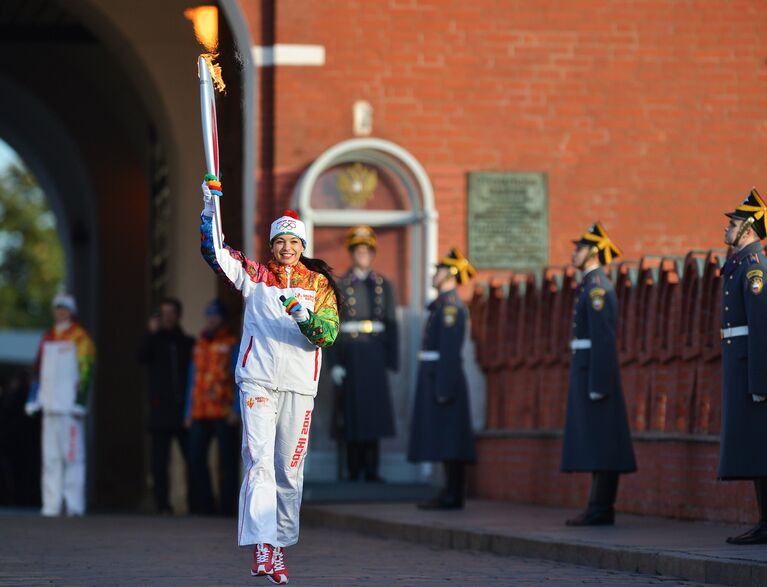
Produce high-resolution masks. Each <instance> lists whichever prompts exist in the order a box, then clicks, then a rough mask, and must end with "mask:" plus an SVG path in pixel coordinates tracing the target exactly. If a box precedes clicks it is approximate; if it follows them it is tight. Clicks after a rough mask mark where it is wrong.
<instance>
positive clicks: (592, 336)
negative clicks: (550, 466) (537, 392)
mask: <svg viewBox="0 0 767 587" xmlns="http://www.w3.org/2000/svg"><path fill="white" fill-rule="evenodd" d="M573 243H574V244H575V250H574V252H573V257H572V261H573V265H574V266H575V267H576V268H577V269H580V271H581V272H582V278H581V282H580V284H579V285H578V290H577V292H576V296H575V307H574V308H573V331H572V339H571V340H570V349H571V351H572V354H571V362H570V386H569V389H568V393H567V417H566V421H565V434H564V441H563V444H562V472H565V473H573V472H588V473H591V474H592V484H591V493H590V495H589V502H588V506H587V507H586V509H585V511H583V512H582V513H581V514H580V515H578V516H577V517H575V518H573V519H570V520H567V525H568V526H597V525H612V524H613V523H614V522H615V508H614V504H615V498H616V497H617V494H618V479H619V476H620V474H621V473H632V472H634V471H636V469H637V466H636V461H635V459H634V449H633V447H632V444H631V433H630V431H629V425H628V419H627V417H626V406H625V403H624V401H623V393H622V391H621V376H620V369H619V366H618V349H617V345H616V338H615V331H616V327H617V320H618V299H617V297H616V295H615V290H614V288H613V285H612V283H610V280H609V279H608V277H607V274H606V273H605V270H604V268H603V265H606V264H609V263H610V262H611V261H612V260H613V259H614V258H616V257H618V256H619V255H620V249H618V247H617V246H616V245H615V244H614V243H613V242H612V240H611V239H610V237H609V236H608V234H607V232H606V231H605V229H604V227H603V226H602V225H601V224H600V223H599V222H597V223H595V224H594V225H593V226H591V228H590V229H589V230H588V231H587V232H586V233H585V234H584V235H583V236H581V238H580V239H578V240H576V241H573Z"/></svg>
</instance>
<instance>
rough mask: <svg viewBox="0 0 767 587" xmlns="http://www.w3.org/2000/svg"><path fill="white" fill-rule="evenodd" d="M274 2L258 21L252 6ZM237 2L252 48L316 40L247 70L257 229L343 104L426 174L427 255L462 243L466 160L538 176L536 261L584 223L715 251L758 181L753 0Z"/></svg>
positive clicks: (764, 81)
mask: <svg viewBox="0 0 767 587" xmlns="http://www.w3.org/2000/svg"><path fill="white" fill-rule="evenodd" d="M275 4H276V9H275V12H274V14H275V16H274V18H273V21H272V24H273V26H272V25H271V24H270V21H269V19H270V18H271V17H268V16H267V17H266V18H262V14H267V15H268V13H269V11H270V10H271V9H269V8H267V9H266V11H265V12H264V10H265V9H264V6H266V7H269V6H273V5H275ZM242 5H243V7H244V9H245V11H246V13H247V14H248V18H249V24H250V26H251V30H252V32H253V36H254V39H255V42H256V43H259V44H260V43H262V42H266V43H267V44H269V43H271V42H275V41H276V42H278V43H309V44H320V45H323V46H325V48H326V51H327V63H326V64H325V65H324V66H322V67H279V68H277V69H276V71H274V72H273V79H272V80H271V81H270V80H269V79H268V77H269V75H272V74H265V76H266V78H267V79H262V82H264V83H266V85H267V86H269V84H270V83H273V87H272V89H271V90H270V91H269V92H267V93H266V95H262V106H263V107H264V108H265V110H263V112H265V116H266V117H267V119H262V120H261V124H260V126H259V129H260V132H261V136H260V137H259V138H260V142H259V144H260V145H261V155H262V160H261V162H260V163H259V176H258V178H257V179H261V180H264V184H263V185H260V186H259V187H260V188H261V191H260V192H259V195H260V198H261V199H260V201H261V202H262V204H263V205H262V206H260V207H259V210H258V212H259V214H260V215H261V216H260V220H261V222H262V224H263V223H265V222H266V220H267V219H264V218H263V215H270V214H271V211H272V210H273V209H275V208H279V207H281V206H282V205H283V203H284V202H285V201H286V199H287V198H288V196H289V194H290V191H291V189H292V186H293V183H294V181H295V178H296V176H297V174H298V173H299V172H300V171H301V170H302V169H303V168H305V167H306V166H307V165H308V164H309V163H311V161H312V160H313V159H315V158H316V157H317V156H318V155H319V154H320V153H321V152H322V151H324V150H325V149H327V148H328V147H330V146H331V145H333V144H335V143H337V142H339V141H342V140H344V139H348V138H350V137H351V107H352V103H353V102H354V101H355V100H357V99H365V100H368V101H369V102H370V103H371V104H372V105H373V107H374V109H375V114H374V121H375V124H374V135H375V136H377V137H381V138H384V139H388V140H391V141H393V142H395V143H398V144H400V145H401V146H403V147H404V148H405V149H407V150H409V151H410V152H412V153H413V154H414V155H415V156H416V157H417V158H418V159H419V160H420V161H421V162H422V163H423V165H424V166H425V168H426V170H427V172H428V173H429V175H430V176H431V178H432V181H433V182H434V185H435V191H436V198H437V206H438V209H439V212H440V243H439V249H440V250H445V249H447V248H448V246H449V245H451V244H458V245H463V246H465V239H466V231H465V225H466V222H465V215H464V210H465V205H466V195H465V194H466V186H465V174H466V173H467V172H468V171H473V170H480V169H498V170H528V171H545V172H547V173H548V174H549V190H550V199H551V204H550V222H551V236H550V240H551V262H552V263H562V262H564V261H565V260H566V258H567V254H568V252H569V247H570V245H569V239H570V238H571V237H572V236H573V235H575V234H577V233H579V232H581V231H582V230H583V229H584V228H585V227H586V226H587V225H588V224H589V223H590V222H591V221H592V220H594V219H595V218H596V217H599V218H601V220H602V221H603V222H604V223H605V224H606V226H607V227H608V229H609V230H610V231H611V234H612V235H613V236H614V238H615V240H616V241H617V242H618V243H619V244H620V245H621V246H622V247H623V248H624V250H625V252H626V255H627V256H628V257H632V258H638V257H639V256H640V255H641V254H643V253H645V252H647V251H653V252H657V251H662V252H664V253H670V254H677V255H679V254H683V253H684V252H685V251H686V250H688V249H691V248H704V247H712V246H718V244H719V241H720V235H721V228H722V223H723V219H722V217H721V215H720V214H721V212H722V211H723V210H725V209H728V208H730V207H731V206H732V205H733V204H734V203H736V202H737V201H739V200H740V199H741V198H742V197H743V196H744V195H745V194H746V192H747V191H748V189H749V188H750V187H751V186H752V185H753V184H756V185H762V184H764V185H767V184H765V182H764V174H763V168H764V161H763V153H764V152H765V147H767V68H765V56H764V54H763V51H762V49H761V48H762V45H763V43H762V36H763V35H761V32H762V31H763V30H764V28H765V25H766V24H767V13H766V12H765V11H764V10H763V4H762V2H760V1H759V0H740V1H737V2H732V1H729V0H691V1H689V2H677V1H675V0H650V1H648V2H628V1H626V2H620V1H618V2H616V1H614V0H572V1H570V2H561V1H560V0H509V1H503V2H499V1H497V0H473V1H471V2H466V1H465V0H387V1H384V0H382V1H379V2H361V1H359V0H322V1H319V0H295V1H292V2H277V3H275V2H274V1H273V0H272V1H267V0H263V1H261V2H255V1H251V2H242ZM262 78H264V75H262ZM267 89H269V88H267ZM265 154H266V160H263V157H264V155H265ZM271 173H273V174H275V177H276V178H277V179H276V181H274V182H271V181H270V178H271V176H270V174H271Z"/></svg>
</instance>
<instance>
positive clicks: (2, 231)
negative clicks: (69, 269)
mask: <svg viewBox="0 0 767 587" xmlns="http://www.w3.org/2000/svg"><path fill="white" fill-rule="evenodd" d="M63 282H64V252H63V250H62V248H61V242H60V241H59V235H58V233H57V232H56V219H55V216H54V215H53V212H52V211H51V210H50V208H49V207H48V203H47V201H46V199H45V194H44V193H43V192H42V190H41V189H40V187H39V186H38V185H37V182H36V181H35V178H34V177H33V176H32V174H31V173H29V171H27V170H26V169H24V168H23V167H21V166H19V165H17V164H11V165H9V166H8V167H6V168H5V170H4V171H2V173H0V328H42V327H45V326H48V325H49V324H50V321H51V314H50V306H51V301H52V299H53V296H55V295H56V292H57V291H58V290H59V289H60V288H61V286H62V284H63Z"/></svg>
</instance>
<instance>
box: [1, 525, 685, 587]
mask: <svg viewBox="0 0 767 587" xmlns="http://www.w3.org/2000/svg"><path fill="white" fill-rule="evenodd" d="M234 534H235V522H234V520H231V519H220V518H180V517H179V518H155V517H147V516H88V517H85V518H79V519H42V518H39V517H36V516H29V515H27V516H18V515H8V514H5V515H1V516H0V585H3V586H7V585H14V586H15V585H23V586H37V585H73V586H75V585H76V586H80V585H94V586H96V585H98V586H99V587H101V586H106V585H126V586H127V585H131V586H133V585H183V586H187V585H188V586H193V585H271V583H270V582H269V581H268V580H267V579H266V578H263V577H250V573H249V565H250V553H249V552H248V551H247V550H244V549H238V548H237V547H236V546H235V544H234ZM286 553H287V554H286V562H287V563H288V568H289V569H290V571H291V581H290V584H291V585H294V586H296V587H331V586H332V587H344V586H347V585H348V586H353V585H362V586H365V587H383V586H390V585H402V586H409V585H413V586H417V587H427V586H442V585H455V586H464V585H465V586H479V585H482V586H487V585H519V586H533V585H542V586H545V587H555V586H556V587H565V586H567V587H571V586H575V585H607V586H614V587H635V586H636V587H645V586H651V585H665V586H672V585H675V586H676V585H678V586H681V585H685V586H691V585H700V584H699V583H690V582H685V581H680V580H678V579H673V578H669V577H652V576H645V575H638V574H631V573H624V572H617V571H606V570H600V569H593V568H588V567H580V566H574V565H567V564H561V563H554V562H547V561H539V560H532V559H521V558H514V557H501V556H496V555H492V554H483V553H473V552H461V551H455V550H442V549H437V548H432V547H427V546H419V545H414V544H409V543H405V542H398V541H393V540H385V539H380V538H371V537H367V536H360V535H358V534H353V533H347V532H343V531H338V530H327V529H320V528H304V529H303V530H302V532H301V542H300V543H299V544H298V545H296V546H294V547H291V548H289V549H287V551H286Z"/></svg>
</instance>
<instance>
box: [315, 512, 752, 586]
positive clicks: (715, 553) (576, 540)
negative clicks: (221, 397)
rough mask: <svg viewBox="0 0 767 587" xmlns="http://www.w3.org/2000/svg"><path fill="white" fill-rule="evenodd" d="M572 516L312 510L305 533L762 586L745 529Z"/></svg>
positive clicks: (622, 517) (628, 517)
mask: <svg viewBox="0 0 767 587" xmlns="http://www.w3.org/2000/svg"><path fill="white" fill-rule="evenodd" d="M574 513H575V512H574V511H572V510H563V509H559V508H544V507H536V506H530V505H521V504H511V503H502V502H487V501H485V502H482V501H470V502H469V503H468V504H467V507H466V509H465V510H462V511H452V512H434V511H421V510H418V509H416V508H415V507H413V505H412V504H404V503H401V504H396V503H395V504H346V505H310V506H307V507H305V508H304V510H303V512H302V519H303V521H304V525H305V526H306V525H312V526H315V527H320V528H324V529H330V528H333V529H337V530H343V531H356V532H358V533H361V534H366V535H372V536H376V537H379V538H388V539H392V540H406V541H410V542H414V543H417V544H420V545H424V544H429V545H432V546H437V547H444V548H453V549H456V550H474V551H481V552H485V553H493V554H500V555H515V556H523V557H534V558H536V559H546V560H551V561H557V562H564V563H572V564H580V565H588V566H591V567H595V568H601V569H615V570H620V571H631V572H634V571H639V572H642V573H647V574H650V575H666V576H675V577H682V578H684V579H686V580H689V581H698V582H700V583H712V584H721V585H739V586H744V587H765V586H767V547H765V546H732V545H729V544H725V538H726V537H727V536H732V535H735V534H738V533H740V532H742V531H744V530H745V529H746V528H745V527H743V526H732V525H725V524H713V523H704V522H684V521H679V520H669V519H662V518H651V517H643V516H631V515H621V514H618V516H617V523H616V525H615V526H614V527H604V526H602V527H591V528H571V527H568V526H565V525H564V523H563V522H564V520H565V519H567V518H568V517H571V516H572V515H573V514H574Z"/></svg>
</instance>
